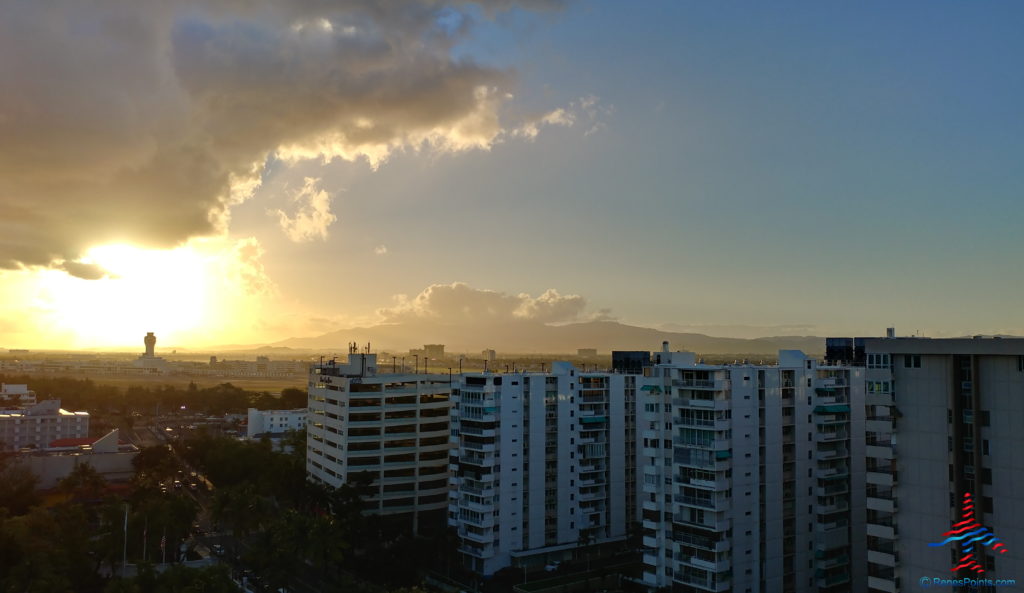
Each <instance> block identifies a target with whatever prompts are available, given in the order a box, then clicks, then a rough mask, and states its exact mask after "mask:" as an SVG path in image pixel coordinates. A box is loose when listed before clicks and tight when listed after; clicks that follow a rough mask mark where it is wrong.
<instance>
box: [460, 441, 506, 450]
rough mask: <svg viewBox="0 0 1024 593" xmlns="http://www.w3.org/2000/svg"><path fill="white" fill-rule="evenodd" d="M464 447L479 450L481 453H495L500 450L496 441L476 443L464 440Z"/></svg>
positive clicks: (464, 448)
mask: <svg viewBox="0 0 1024 593" xmlns="http://www.w3.org/2000/svg"><path fill="white" fill-rule="evenodd" d="M462 448H463V450H465V451H479V452H481V453H494V452H496V451H497V450H498V446H497V445H495V444H494V443H474V442H472V441H465V440H464V441H462Z"/></svg>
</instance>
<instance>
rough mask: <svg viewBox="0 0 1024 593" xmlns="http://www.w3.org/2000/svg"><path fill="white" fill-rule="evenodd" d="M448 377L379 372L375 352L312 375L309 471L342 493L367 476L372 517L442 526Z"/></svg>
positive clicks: (315, 368) (326, 366) (350, 357)
mask: <svg viewBox="0 0 1024 593" xmlns="http://www.w3.org/2000/svg"><path fill="white" fill-rule="evenodd" d="M449 381H450V379H449V376H448V375H444V376H440V375H427V374H422V373H420V374H416V373H388V374H378V368H377V355H376V354H358V353H355V352H352V353H350V354H349V355H348V362H347V363H344V364H343V363H338V362H336V361H334V360H330V361H327V362H322V363H320V364H314V365H312V366H311V368H310V371H309V415H308V425H307V429H308V436H307V441H306V442H307V453H306V471H307V474H308V476H309V478H310V479H311V480H314V481H316V482H320V483H323V484H327V485H330V486H333V487H335V488H337V487H338V486H340V485H341V484H344V483H345V482H346V480H347V479H348V478H349V477H350V476H352V475H353V474H356V473H359V472H369V474H370V476H372V478H373V484H372V488H373V491H374V493H373V494H372V496H370V497H369V499H368V504H369V508H368V509H367V511H368V512H371V513H376V514H381V515H403V516H405V515H407V516H409V517H410V518H411V519H412V521H413V528H414V530H415V529H417V528H422V527H424V526H425V525H426V522H427V521H430V522H431V523H434V522H436V523H437V525H438V526H439V527H443V525H444V513H445V509H447V507H448V452H449V449H451V445H450V444H449V429H448V415H449V407H450V406H451V402H450V400H449V395H450V393H451V385H450V382H449Z"/></svg>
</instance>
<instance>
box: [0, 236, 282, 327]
mask: <svg viewBox="0 0 1024 593" xmlns="http://www.w3.org/2000/svg"><path fill="white" fill-rule="evenodd" d="M261 256H262V248H261V247H260V245H259V243H258V242H257V241H256V240H255V239H252V238H245V239H234V240H232V239H226V238H218V239H194V240H192V241H189V242H188V243H186V244H185V245H182V246H180V247H177V248H174V249H169V250H161V249H145V248H141V247H137V246H133V245H126V244H113V245H102V246H97V247H93V248H91V249H89V250H88V251H87V252H86V255H85V257H83V258H82V260H81V261H80V262H77V263H80V264H81V265H83V266H88V267H89V268H90V269H96V270H102V273H103V276H102V277H100V278H98V279H84V278H80V277H75V276H71V275H69V274H66V273H64V272H63V271H59V270H35V271H28V270H25V271H11V272H5V273H4V276H5V278H4V280H5V283H8V282H9V283H11V285H13V286H16V291H15V293H16V294H18V295H20V297H21V298H12V297H10V296H8V297H5V298H6V299H7V302H6V303H4V305H5V308H10V309H13V310H15V311H16V312H17V315H16V317H17V318H18V319H15V321H14V322H13V325H15V326H17V329H18V330H20V331H10V328H8V331H7V332H5V333H8V334H14V335H17V336H18V337H19V338H20V341H21V342H23V344H24V345H36V344H45V343H47V342H51V343H52V342H54V341H58V342H60V343H64V344H66V345H68V346H74V347H113V346H124V345H132V344H135V343H136V342H138V341H139V336H141V335H143V333H145V332H147V331H153V332H156V333H157V334H158V335H160V336H161V343H162V344H186V343H187V344H195V343H206V344H210V343H224V342H225V341H232V340H251V339H258V338H259V333H260V329H259V324H258V323H255V322H254V321H253V320H254V319H260V318H261V317H262V313H263V311H264V309H265V308H266V307H267V306H268V305H270V304H271V303H272V301H273V299H275V298H276V296H277V295H276V287H275V286H274V284H273V283H272V282H271V281H270V280H269V279H268V278H267V277H266V274H265V273H264V271H263V268H262V264H261V263H260V257H261ZM26 296H28V297H29V298H25V297H26ZM19 308H20V310H18V309H19ZM19 321H20V323H19ZM54 337H57V338H58V340H53V338H54Z"/></svg>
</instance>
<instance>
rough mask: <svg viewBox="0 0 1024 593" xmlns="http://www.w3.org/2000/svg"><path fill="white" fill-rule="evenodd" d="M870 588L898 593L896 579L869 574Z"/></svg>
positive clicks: (888, 592)
mask: <svg viewBox="0 0 1024 593" xmlns="http://www.w3.org/2000/svg"><path fill="white" fill-rule="evenodd" d="M868 588H869V589H878V590H879V591H886V593H896V583H895V581H893V580H892V579H884V578H881V577H873V576H868Z"/></svg>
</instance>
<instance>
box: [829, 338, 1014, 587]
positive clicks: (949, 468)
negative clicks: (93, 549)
mask: <svg viewBox="0 0 1024 593" xmlns="http://www.w3.org/2000/svg"><path fill="white" fill-rule="evenodd" d="M889 336H890V337H888V338H855V339H844V338H832V339H830V340H829V345H830V346H833V345H839V344H838V343H839V342H842V341H846V342H847V345H846V350H847V352H848V353H849V355H848V357H849V358H852V359H855V360H857V362H858V363H859V364H864V365H865V366H866V376H867V385H868V388H867V396H866V397H867V400H866V402H865V404H866V414H867V427H866V428H867V450H866V455H867V475H866V481H867V535H868V538H867V548H868V553H867V554H868V555H867V561H868V565H867V570H868V581H867V587H866V589H865V590H867V591H870V592H872V593H879V592H885V593H895V592H897V591H901V590H902V591H909V590H911V589H916V588H918V586H919V583H918V580H919V579H920V578H921V577H946V578H958V577H969V578H973V579H992V580H993V581H994V580H997V579H1000V578H1003V579H1007V578H1016V579H1020V575H1019V573H1018V572H1017V571H1018V570H1019V569H1020V568H1021V567H1024V512H1022V511H1021V509H1022V508H1024V489H1022V484H1024V457H1022V456H1021V455H1020V452H1021V451H1022V450H1024V430H1021V427H1022V426H1024V340H1022V339H999V338H981V337H978V338H975V339H969V338H968V339H927V338H897V337H895V334H894V332H893V331H892V330H890V332H889ZM965 500H971V501H973V505H970V506H973V508H972V509H970V510H971V511H972V512H973V520H975V521H976V522H977V525H976V527H977V528H978V529H982V528H983V529H986V530H988V532H989V533H990V534H991V535H994V536H995V537H996V538H998V540H995V541H994V540H991V539H988V538H987V537H986V538H985V540H984V541H979V542H974V544H973V545H969V546H967V547H966V548H965V545H961V544H960V543H954V544H953V545H951V544H946V545H934V546H933V545H930V544H938V543H941V542H942V541H944V539H945V536H944V534H945V533H946V532H947V531H950V530H952V529H954V528H953V527H951V525H953V524H954V523H958V522H961V521H963V520H964V511H963V507H964V504H965ZM972 529H974V528H973V527H972ZM997 542H999V543H1002V546H997V545H995V544H996V543H997ZM967 556H969V557H968V558H967V559H966V560H965V557H967ZM957 566H962V567H963V568H961V569H960V570H953V568H954V567H957ZM1018 582H1019V581H1018ZM978 590H979V591H988V590H994V591H998V590H999V588H991V587H981V588H979V589H978Z"/></svg>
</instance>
